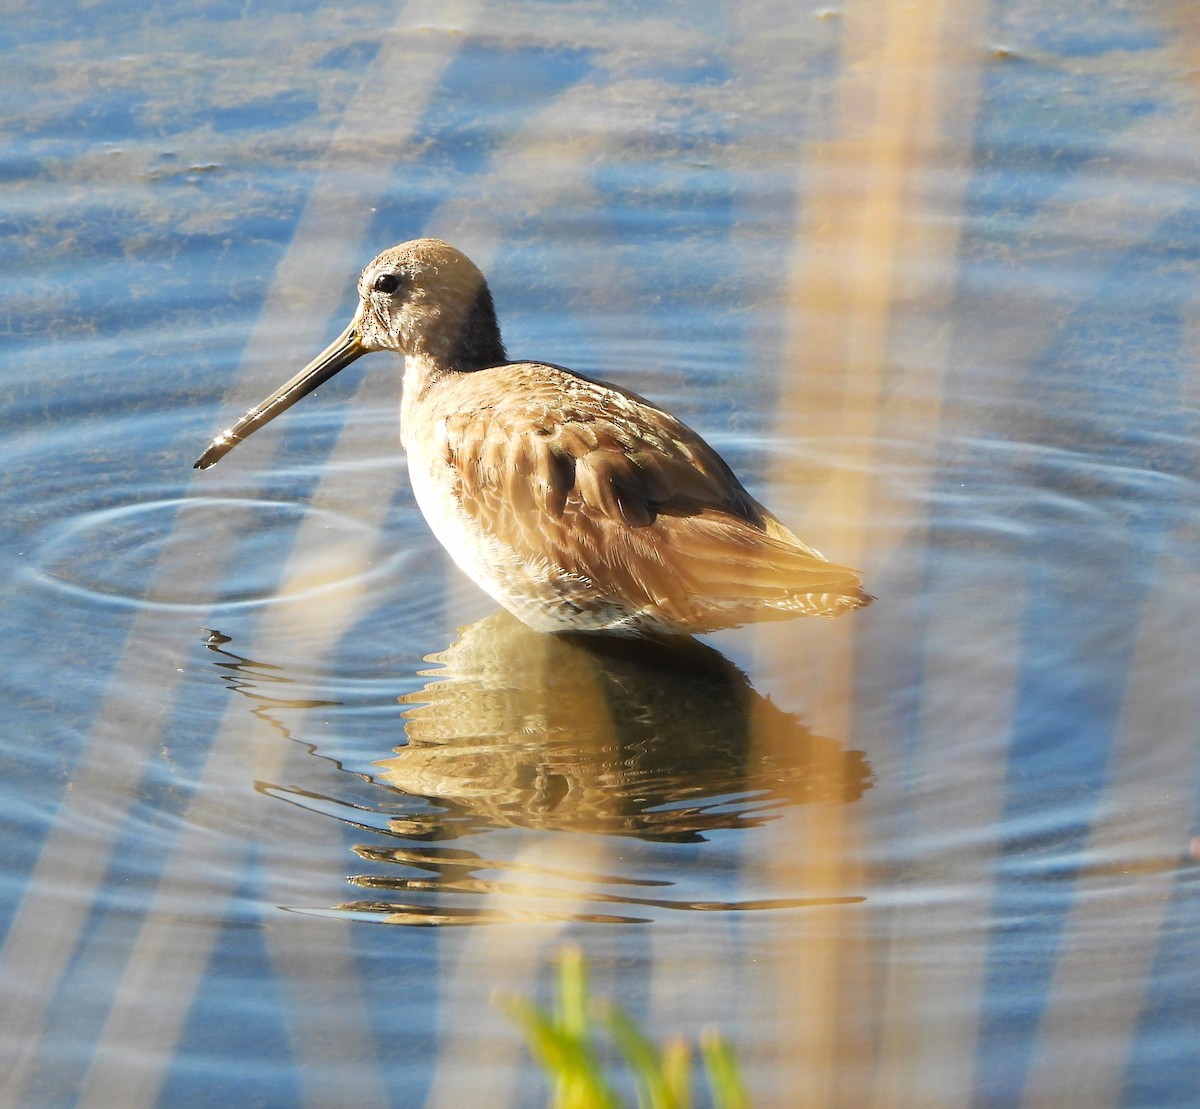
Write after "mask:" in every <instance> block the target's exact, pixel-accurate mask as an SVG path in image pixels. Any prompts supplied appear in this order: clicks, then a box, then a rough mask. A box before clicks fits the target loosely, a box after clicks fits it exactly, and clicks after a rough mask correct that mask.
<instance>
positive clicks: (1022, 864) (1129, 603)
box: [0, 0, 1200, 1109]
mask: <svg viewBox="0 0 1200 1109" xmlns="http://www.w3.org/2000/svg"><path fill="white" fill-rule="evenodd" d="M926 9H928V10H926ZM0 42H2V43H3V47H4V66H3V69H2V70H0V74H2V75H0V112H2V113H3V121H4V128H3V133H4V135H5V136H6V139H5V142H4V144H3V146H2V147H0V179H2V181H3V193H2V194H0V197H2V200H0V205H2V206H0V226H2V228H3V238H2V240H0V251H2V252H3V254H2V257H3V262H4V265H3V267H2V269H0V330H2V331H3V335H4V339H5V342H4V344H3V347H2V348H0V373H2V374H3V378H2V380H3V388H4V394H3V395H4V405H3V409H2V416H0V419H2V425H0V428H2V431H0V498H2V499H3V506H2V513H3V519H4V520H5V521H6V526H5V527H4V528H3V530H2V532H0V560H2V562H0V565H2V568H3V573H4V580H5V604H4V613H5V621H4V635H3V637H2V639H0V683H2V689H3V696H2V698H0V705H2V706H3V708H2V709H0V711H2V712H3V727H2V728H0V763H2V765H3V776H2V779H0V814H2V815H0V822H2V828H3V843H4V849H3V854H2V856H0V858H2V859H3V864H2V866H0V930H2V934H3V935H4V937H5V938H4V945H3V948H2V949H0V982H2V989H3V1004H2V1005H0V1083H2V1085H0V1089H2V1090H3V1093H2V1094H0V1104H3V1105H12V1106H21V1107H26V1106H39V1107H41V1106H76V1105H81V1106H95V1107H110V1106H115V1105H120V1106H124V1107H139V1106H170V1107H174V1106H217V1105H229V1104H239V1105H261V1106H271V1107H274V1106H280V1107H284V1106H289V1107H290V1106H298V1105H304V1106H342V1105H351V1104H352V1105H355V1106H361V1107H374V1106H395V1107H405V1109H407V1107H414V1106H423V1105H428V1106H439V1107H442V1106H445V1107H449V1106H461V1105H464V1104H472V1105H479V1106H488V1107H491V1106H527V1105H537V1104H541V1103H542V1102H543V1099H544V1094H543V1092H542V1091H543V1086H542V1082H541V1078H540V1077H539V1075H538V1073H537V1071H536V1069H535V1068H534V1067H533V1066H532V1064H531V1063H530V1062H529V1061H528V1058H527V1056H526V1055H525V1052H524V1049H523V1047H522V1046H521V1044H520V1042H519V1037H518V1035H517V1033H516V1031H515V1029H514V1028H513V1027H512V1026H510V1025H509V1024H508V1023H507V1021H506V1020H505V1018H504V1017H503V1016H501V1015H500V1014H499V1013H498V1012H497V1011H496V1009H495V1007H494V1006H493V1005H492V1003H491V999H492V996H493V993H494V991H496V990H497V989H499V990H504V991H508V992H511V993H517V994H521V995H527V996H536V997H539V998H543V999H544V998H546V997H548V996H549V988H550V967H551V961H552V959H553V955H554V953H555V951H556V950H557V949H558V947H559V946H560V945H561V944H562V943H563V942H564V941H566V940H573V941H575V942H577V943H578V944H579V945H580V946H581V947H582V948H583V950H584V952H585V954H586V955H587V956H588V959H589V962H590V965H591V968H592V972H593V976H594V980H595V988H596V992H598V993H601V994H607V995H609V996H612V997H614V998H616V999H618V1000H619V1001H620V1002H621V1003H622V1004H623V1005H624V1006H626V1007H627V1008H628V1009H629V1010H630V1011H631V1012H632V1013H634V1014H635V1015H636V1016H637V1017H638V1018H639V1019H641V1020H643V1021H644V1022H645V1023H646V1025H647V1026H648V1027H649V1028H650V1029H651V1030H652V1031H653V1033H654V1034H655V1035H657V1036H663V1037H665V1036H667V1035H668V1034H672V1033H676V1032H682V1033H684V1034H687V1035H689V1036H695V1035H696V1034H697V1033H698V1031H699V1030H700V1028H701V1027H703V1026H704V1025H706V1024H709V1023H717V1024H719V1025H720V1026H721V1027H722V1028H723V1030H724V1031H725V1032H726V1034H727V1035H728V1037H729V1038H730V1039H732V1040H733V1041H734V1043H735V1044H736V1045H737V1046H738V1048H739V1051H740V1054H741V1057H742V1060H743V1064H744V1066H745V1068H746V1070H747V1073H748V1076H749V1084H750V1086H751V1089H752V1092H753V1094H754V1097H755V1104H756V1105H758V1106H772V1107H775V1106H778V1107H781V1109H783V1107H792V1106H797V1105H800V1104H803V1105H806V1106H819V1105H828V1106H847V1105H868V1104H870V1105H875V1106H917V1105H920V1106H975V1107H984V1106H987V1107H992V1106H996V1107H1000V1106H1014V1105H1018V1104H1020V1105H1023V1106H1115V1105H1130V1106H1147V1107H1160V1109H1162V1107H1171V1106H1180V1107H1182V1106H1194V1105H1196V1104H1200V1068H1198V1067H1197V1066H1196V1059H1197V1057H1198V1055H1200V1050H1198V1049H1200V1003H1198V1001H1197V999H1198V998H1200V969H1198V968H1200V925H1198V924H1197V921H1198V920H1200V887H1198V871H1197V868H1196V864H1195V862H1194V859H1195V857H1196V855H1197V854H1200V851H1198V849H1197V847H1196V840H1195V838H1194V837H1196V836H1197V835H1200V827H1198V822H1197V802H1198V800H1200V760H1198V759H1197V750H1198V739H1200V734H1198V733H1200V723H1198V722H1200V657H1198V651H1197V646H1196V631H1195V629H1196V625H1197V617H1198V616H1200V555H1198V554H1197V551H1198V550H1200V544H1198V540H1200V501H1198V497H1197V475H1198V461H1200V459H1198V453H1200V452H1198V450H1197V442H1198V441H1200V377H1198V375H1197V372H1196V363H1197V358H1198V356H1200V311H1198V308H1197V304H1198V302H1197V299H1196V289H1197V287H1198V284H1197V278H1198V277H1200V175H1198V173H1197V170H1198V160H1200V158H1198V156H1200V140H1198V138H1197V136H1200V105H1198V103H1197V92H1198V87H1197V77H1196V73H1197V71H1196V65H1195V59H1196V57H1197V56H1198V51H1200V20H1198V19H1197V18H1196V17H1195V16H1194V15H1193V14H1192V12H1191V9H1190V8H1189V7H1188V6H1185V5H1183V4H1173V3H1170V2H1162V3H1148V4H1142V5H1129V4H1126V5H1121V4H1107V3H1100V2H1096V3H1092V2H1089V0H1074V2H1072V3H1069V4H1067V5H1066V6H1063V5H1057V6H1056V5H1049V6H1047V5H1043V4H1033V3H1026V2H1022V0H1016V2H1012V3H1005V4H1000V3H990V4H989V3H982V2H979V3H975V2H967V0H957V2H955V3H949V4H943V5H909V4H904V3H898V2H896V3H893V2H891V0H885V2H883V3H866V2H861V0H851V2H850V3H848V4H846V5H844V6H840V7H831V8H826V9H811V10H809V9H800V10H798V9H794V8H793V7H790V6H788V5H786V4H781V3H778V2H775V3H753V2H752V3H749V4H741V5H736V6H731V7H729V8H728V10H717V9H713V10H711V11H705V12H701V11H700V10H699V9H698V8H695V7H689V6H685V5H677V4H667V3H662V4H654V3H648V2H640V0H639V2H637V3H631V4H627V5H571V6H560V5H555V4H552V3H544V2H543V3H532V2H531V3H483V2H471V0H464V2H461V3H442V4H436V5H435V4H427V3H423V2H413V3H409V4H407V5H404V6H402V7H399V8H395V9H393V8H392V7H391V6H389V5H377V6H375V7H369V6H368V7H362V6H357V7H352V8H346V9H345V10H332V8H331V9H330V10H324V9H322V8H321V7H320V6H318V5H316V4H311V3H306V2H302V0H296V2H293V3H291V4H276V5H268V6H260V5H253V4H226V3H222V2H220V0H214V2H211V3H201V4H192V5H176V4H173V3H169V2H165V0H164V2H163V3H161V4H158V5H156V6H154V7H153V8H151V9H150V10H148V11H146V12H137V13H135V12H133V11H131V10H129V9H128V8H127V6H124V5H115V4H88V5H84V4H61V5H42V6H41V7H40V8H38V7H34V6H19V7H18V8H17V9H15V10H14V11H13V12H11V13H10V14H9V15H8V17H7V19H6V20H5V22H4V24H3V27H2V28H0ZM420 234H435V235H440V236H441V237H444V238H447V239H450V240H451V241H453V242H454V243H455V244H457V245H458V246H460V247H462V248H463V249H464V250H466V251H467V252H468V253H469V254H471V256H472V257H474V258H475V259H476V260H477V261H478V262H479V263H480V264H481V265H482V266H483V267H484V268H485V269H486V270H487V271H488V272H489V273H490V274H491V275H492V282H493V289H494V292H495V295H496V299H497V302H498V305H499V308H500V312H501V316H502V321H503V322H504V323H505V325H506V337H507V339H508V344H509V349H510V351H511V352H512V353H513V354H514V355H517V356H534V357H544V358H549V359H551V360H553V361H557V362H561V363H565V364H567V365H572V366H575V367H577V368H579V369H582V370H585V371H590V372H593V373H597V374H600V375H602V376H605V377H608V378H611V379H613V380H617V381H620V382H621V383H623V384H626V385H629V386H631V387H633V388H636V389H637V390H638V391H640V392H643V393H646V394H648V395H650V396H651V397H653V398H655V399H657V400H659V401H660V402H662V403H665V404H666V405H668V406H669V407H671V408H672V409H673V410H675V411H676V412H677V413H678V414H680V415H681V416H682V417H684V418H685V419H686V420H688V422H690V423H692V424H693V425H694V426H696V427H697V428H698V429H700V430H702V431H703V432H704V433H705V434H706V435H707V436H708V437H709V438H710V439H711V440H712V441H713V442H714V443H715V444H716V445H717V446H718V447H719V448H720V449H721V450H722V451H723V452H724V453H725V454H726V456H727V457H728V458H729V459H730V461H731V462H733V463H734V465H735V468H737V469H738V470H739V472H740V473H741V474H742V475H743V476H744V478H745V479H746V481H747V483H748V484H749V485H750V486H751V488H752V489H753V490H754V491H755V492H756V493H758V494H759V495H760V496H761V497H762V498H763V499H764V500H766V501H767V502H768V503H769V504H770V505H771V506H772V507H773V508H774V509H775V510H776V511H777V512H778V514H779V515H781V516H783V517H784V519H786V520H787V521H788V522H789V523H791V524H792V525H793V526H795V527H796V529H797V530H798V531H800V532H801V533H802V534H803V535H804V536H805V538H806V539H808V540H810V541H811V542H813V543H814V544H816V545H817V546H818V547H820V548H821V549H823V550H825V551H827V553H829V554H830V555H831V556H832V557H834V558H837V559H838V560H840V561H847V562H853V563H856V564H857V565H860V566H861V567H862V568H863V570H864V572H865V574H866V576H867V580H868V584H869V586H870V588H871V589H872V591H873V592H875V593H876V594H877V595H878V597H879V601H878V603H877V604H876V605H875V606H874V607H872V608H871V609H869V610H867V611H866V612H863V613H861V614H857V615H854V616H852V617H848V618H845V619H843V620H840V621H837V622H825V621H809V622H796V623H793V624H787V625H775V626H771V627H769V628H767V629H765V630H764V629H748V630H744V631H740V632H734V633H727V634H724V635H721V636H716V637H710V638H709V639H708V640H706V641H705V642H704V643H702V644H696V645H695V646H694V648H693V649H691V650H689V651H684V652H675V653H670V652H663V651H655V650H649V649H640V648H634V647H629V646H621V645H616V646H614V645H591V646H588V645H586V644H580V643H573V642H563V641H558V640H554V639H549V638H546V637H542V636H537V635H533V634H531V633H528V632H526V631H524V630H523V629H521V628H520V627H519V626H516V625H514V623H513V622H512V621H510V620H507V619H506V618H504V617H503V616H502V615H497V614H496V613H495V612H494V606H493V605H492V604H491V603H490V602H489V601H488V600H487V599H486V598H485V597H483V596H481V595H479V594H478V593H477V592H476V591H474V590H473V588H472V587H471V586H469V584H467V583H465V581H464V580H463V579H462V578H461V577H460V576H459V575H458V574H457V572H456V571H455V570H454V569H453V567H452V566H450V565H449V563H448V561H447V559H446V557H445V556H444V555H443V554H442V553H441V551H440V550H439V549H438V547H437V546H436V544H435V542H434V541H433V539H432V538H431V536H430V534H429V533H428V531H427V529H426V528H425V525H424V523H423V521H422V520H421V519H420V516H419V513H418V512H417V511H416V509H415V506H414V504H413V502H412V499H411V496H410V494H409V491H408V488H407V481H406V478H405V476H404V471H403V467H402V465H401V464H400V459H399V457H398V454H399V448H398V444H397V441H396V411H397V399H398V394H399V372H398V371H399V362H398V360H395V359H390V358H388V357H387V356H383V355H376V356H373V357H371V358H369V359H366V360H364V361H363V362H361V363H359V364H358V365H357V366H356V368H355V369H353V370H351V371H348V372H347V373H345V374H343V375H341V377H339V378H338V380H337V381H335V382H333V383H331V384H330V385H328V386H326V387H325V388H324V389H322V390H321V392H320V393H319V394H317V395H316V396H314V397H312V398H310V399H309V400H307V401H305V402H304V403H303V404H302V405H301V406H299V407H298V408H297V409H295V410H293V411H292V412H290V413H289V414H288V415H287V416H286V417H285V418H283V419H282V420H280V421H278V422H277V423H275V424H272V425H271V427H270V429H268V430H266V431H264V432H261V433H259V434H258V435H256V436H255V437H254V439H253V440H252V441H251V442H250V443H248V444H247V445H245V446H243V447H242V448H240V449H239V450H238V451H237V452H236V453H235V454H234V455H232V456H231V457H230V458H229V459H227V460H226V461H225V462H224V463H222V465H221V466H220V467H218V468H217V469H216V470H214V471H211V472H204V473H196V472H194V471H193V470H192V469H191V463H192V460H193V459H194V458H195V457H196V455H197V453H198V452H199V451H200V449H202V447H203V446H204V444H205V443H206V441H207V439H208V437H209V436H210V435H211V434H212V433H213V432H215V431H216V430H218V429H219V428H220V427H222V426H225V425H226V424H228V423H229V422H230V420H231V418H233V417H235V416H236V415H237V414H239V413H240V412H241V411H243V410H244V408H245V407H247V406H248V405H249V404H250V403H252V402H254V401H257V400H259V399H261V397H263V396H265V395H266V393H268V392H269V391H270V390H272V389H273V388H275V386H276V385H278V384H280V383H281V382H282V381H283V380H285V379H286V378H287V377H288V376H290V375H291V374H292V373H293V372H294V371H295V370H296V369H298V368H299V367H300V366H301V365H302V364H303V363H304V362H305V361H306V360H307V359H308V358H309V357H310V356H311V355H312V354H314V353H315V352H316V351H317V350H319V349H320V348H321V347H322V346H323V345H324V344H325V343H326V342H327V341H328V340H329V339H330V338H332V336H333V335H335V334H336V333H337V331H338V330H340V328H341V327H342V326H343V325H344V323H345V322H346V320H347V319H348V316H349V312H350V309H351V305H352V303H353V280H354V276H355V274H356V273H357V270H358V268H359V267H360V266H361V265H362V264H363V263H364V262H365V261H367V260H368V259H369V258H370V257H371V256H372V255H373V254H374V253H375V252H376V251H377V250H378V249H380V248H382V247H384V246H387V245H390V244H391V243H393V242H396V241H399V240H402V239H406V238H411V237H414V236H416V235H420ZM381 925H391V927H381ZM406 925H445V926H446V927H404V926H406ZM449 925H454V926H455V927H448V926H449Z"/></svg>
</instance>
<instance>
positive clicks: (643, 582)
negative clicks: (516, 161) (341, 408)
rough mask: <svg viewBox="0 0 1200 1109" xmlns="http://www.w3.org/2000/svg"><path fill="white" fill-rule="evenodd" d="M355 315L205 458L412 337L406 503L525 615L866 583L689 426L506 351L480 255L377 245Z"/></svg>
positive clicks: (849, 599) (481, 580) (797, 597)
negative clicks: (768, 504) (809, 539)
mask: <svg viewBox="0 0 1200 1109" xmlns="http://www.w3.org/2000/svg"><path fill="white" fill-rule="evenodd" d="M359 294H360V304H359V308H358V311H357V312H356V314H355V316H354V319H353V320H352V321H351V324H350V326H349V327H348V328H347V329H346V330H345V331H344V332H343V333H342V335H341V336H339V337H338V339H336V340H335V341H334V342H333V343H332V344H331V345H330V346H329V347H328V348H327V349H326V350H325V351H324V352H323V353H322V354H320V355H319V356H318V357H317V358H316V359H315V360H314V361H313V362H312V363H310V364H309V365H308V366H307V367H305V369H304V370H303V371H301V373H299V374H298V375H297V376H296V377H295V378H293V379H292V380H291V381H289V382H288V383H287V384H286V385H285V386H284V387H283V388H282V389H280V390H279V391H278V392H276V393H274V394H272V396H271V397H268V398H267V400H265V401H264V402H263V403H262V404H260V405H257V406H256V407H255V408H253V409H251V410H250V411H249V412H248V413H246V415H245V416H244V417H242V419H241V420H240V421H238V423H237V424H235V425H234V427H233V428H231V429H230V430H229V431H227V432H225V433H223V434H222V435H220V436H218V437H217V438H216V439H214V440H213V442H212V443H211V444H210V446H209V448H208V449H207V450H206V451H205V453H204V454H203V455H202V456H201V457H200V459H199V460H198V461H197V463H196V465H197V467H199V468H201V469H203V468H206V467H208V466H211V465H213V464H215V463H216V462H217V461H218V460H219V459H220V458H221V457H222V456H223V455H224V454H225V453H227V452H228V451H229V450H231V449H232V448H233V447H234V446H235V445H236V444H237V443H238V442H240V441H241V440H242V439H243V438H245V437H246V436H247V435H249V434H250V433H251V432H253V431H255V430H257V429H258V428H259V427H261V426H263V424H265V423H267V422H268V421H269V420H271V419H272V418H273V417H274V416H276V415H278V414H279V413H280V412H282V411H283V410H284V409H286V408H288V407H290V406H291V405H292V404H293V403H295V401H297V400H299V399H300V398H301V397H302V396H305V395H306V394H307V393H309V392H311V391H312V390H313V389H315V388H316V387H317V386H318V385H320V384H321V383H322V382H323V381H325V380H327V379H328V378H329V377H332V376H333V374H335V373H337V372H338V370H340V369H342V368H343V367H344V366H346V365H349V363H350V362H352V361H354V359H356V358H358V357H359V356H360V355H362V354H365V353H368V352H370V351H375V350H391V351H394V352H396V353H398V354H402V355H404V357H405V374H404V385H403V395H402V403H401V419H400V435H401V441H402V442H403V444H404V447H405V450H406V452H407V455H408V466H409V475H410V479H411V482H412V487H413V492H414V495H415V496H416V499H417V503H418V504H419V505H420V507H421V510H422V512H423V513H424V515H425V518H426V520H427V521H428V522H429V525H430V527H431V528H432V529H433V531H434V533H435V535H436V536H437V538H438V539H439V540H440V541H441V542H442V544H443V545H444V546H445V547H446V549H447V550H448V551H449V552H450V554H451V556H452V557H453V558H454V560H455V561H456V562H457V563H458V565H459V566H460V567H461V568H462V569H463V570H464V571H465V572H466V573H467V574H468V575H469V576H470V577H471V578H472V579H473V580H474V581H475V582H476V583H477V584H478V585H480V586H481V587H482V588H483V589H484V590H485V591H486V592H488V593H489V594H491V596H492V597H494V598H495V599H496V600H497V601H499V603H500V604H502V605H503V606H504V607H505V608H507V609H509V611H511V612H512V613H513V614H514V615H516V616H517V617H518V618H519V619H521V620H523V621H524V622H525V623H526V624H528V625H530V626H531V627H533V628H536V629H539V630H542V631H554V632H569V631H582V632H608V633H612V634H619V635H663V634H691V633H697V632H706V631H714V630H717V629H720V628H729V627H736V626H738V625H740V624H744V623H748V622H750V621H755V620H774V619H785V618H789V617H793V616H801V615H817V616H836V615H838V614H840V613H842V612H846V611H848V610H850V609H854V608H859V607H861V606H863V605H866V604H868V603H869V602H870V600H871V598H870V596H869V595H867V594H866V593H864V592H863V590H862V583H861V579H860V577H859V574H858V572H857V571H855V570H852V569H849V568H848V567H845V566H839V565H837V564H835V563H832V562H829V561H827V560H826V559H825V558H824V557H822V556H821V555H820V554H819V553H818V552H817V551H815V550H813V549H812V548H811V547H809V546H807V545H806V544H805V543H803V542H801V541H800V539H798V538H797V537H796V536H795V535H794V534H793V533H792V532H791V531H789V530H788V528H787V527H785V526H784V525H783V524H782V523H780V521H779V520H777V519H776V518H775V517H774V516H773V515H771V513H770V512H768V511H767V509H765V508H764V507H763V506H762V505H761V504H759V503H758V502H757V501H756V500H755V499H754V498H753V497H751V496H750V494H749V493H747V492H746V490H745V489H744V488H743V487H742V485H741V483H740V482H739V481H738V479H737V478H736V477H735V476H734V474H733V471H732V470H730V468H729V467H728V466H727V465H726V463H725V462H724V460H723V459H722V458H721V457H720V455H718V454H717V452H716V451H715V450H713V449H712V447H710V446H709V445H708V444H707V443H706V442H705V441H704V440H703V439H702V438H701V437H700V436H699V435H697V434H696V432H694V431H692V430H691V429H690V428H688V427H687V426H686V425H684V424H683V423H681V422H680V421H679V420H677V419H676V418H675V417H674V416H672V415H670V414H669V413H667V412H664V411H663V410H662V409H660V408H657V407H655V406H654V405H653V404H651V403H650V402H649V401H647V400H645V399H643V398H642V397H639V396H637V395H636V394H635V393H631V392H629V391H627V390H625V389H621V388H619V387H617V386H615V385H610V384H607V383H604V382H600V381H594V380H592V379H590V378H586V377H583V376H582V375H580V374H577V373H574V372H572V371H571V370H567V369H564V368H562V367H561V366H555V365H551V364H549V363H544V362H510V361H508V359H507V356H506V354H505V351H504V345H503V343H502V342H501V339H500V330H499V326H498V324H497V322H496V313H495V309H494V307H493V304H492V297H491V293H490V291H489V290H488V287H487V283H486V281H485V280H484V278H483V275H482V274H481V273H480V272H479V270H478V269H476V267H475V266H474V264H473V263H472V262H471V261H470V260H469V259H468V258H467V257H466V256H465V255H463V254H461V253H460V252H459V251H457V250H455V249H454V248H453V247H451V246H449V245H448V244H446V243H443V242H441V241H439V240H437V239H417V240H414V241H413V242H409V243H404V244H401V245H400V246H397V247H393V248H392V249H391V250H386V251H384V252H383V253H382V254H380V255H379V256H378V257H377V258H376V259H375V260H374V261H373V262H372V263H371V264H370V265H369V266H367V268H366V269H365V270H364V271H363V273H362V276H361V278H360V279H359Z"/></svg>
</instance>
